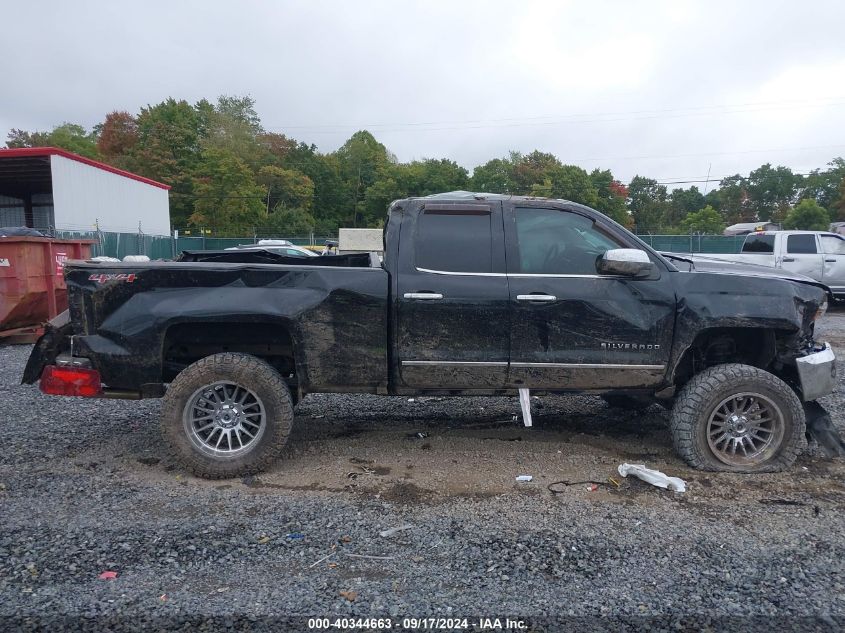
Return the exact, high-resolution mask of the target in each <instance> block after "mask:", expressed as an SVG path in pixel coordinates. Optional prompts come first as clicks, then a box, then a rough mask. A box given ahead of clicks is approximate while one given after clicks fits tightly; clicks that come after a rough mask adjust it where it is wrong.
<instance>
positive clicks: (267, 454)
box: [162, 353, 293, 479]
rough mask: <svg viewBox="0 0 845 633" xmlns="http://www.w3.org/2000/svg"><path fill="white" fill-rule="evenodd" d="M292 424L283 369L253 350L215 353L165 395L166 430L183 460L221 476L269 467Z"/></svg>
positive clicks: (207, 473)
mask: <svg viewBox="0 0 845 633" xmlns="http://www.w3.org/2000/svg"><path fill="white" fill-rule="evenodd" d="M292 425H293V404H292V400H291V395H290V391H289V390H288V387H287V385H286V384H285V382H284V380H282V377H281V376H280V375H279V373H278V372H277V371H276V370H275V369H273V368H272V367H271V366H270V365H268V364H267V363H266V362H264V361H263V360H261V359H260V358H256V357H254V356H250V355H248V354H235V353H225V354H215V355H214V356H208V357H206V358H203V359H201V360H199V361H197V362H195V363H194V364H192V365H190V366H188V367H187V368H186V369H184V370H183V371H182V372H181V373H180V374H179V375H178V376H176V378H175V380H174V381H173V382H172V383H171V385H170V387H169V388H168V390H167V393H166V394H165V396H164V402H163V407H162V431H163V433H164V436H165V438H166V439H167V441H168V443H169V444H170V446H171V448H172V449H173V452H174V453H175V454H176V457H177V458H178V459H179V461H180V462H181V463H182V464H183V465H184V466H185V468H187V469H188V470H190V471H191V472H192V473H194V474H196V475H199V476H200V477H207V478H211V479H219V478H224V477H236V476H239V475H246V474H252V473H256V472H258V471H261V470H263V469H265V468H267V467H268V466H269V465H270V464H271V463H272V462H273V461H274V460H275V459H277V458H278V456H279V455H280V454H281V452H282V449H283V448H284V446H285V443H286V442H287V438H288V435H289V434H290V430H291V426H292Z"/></svg>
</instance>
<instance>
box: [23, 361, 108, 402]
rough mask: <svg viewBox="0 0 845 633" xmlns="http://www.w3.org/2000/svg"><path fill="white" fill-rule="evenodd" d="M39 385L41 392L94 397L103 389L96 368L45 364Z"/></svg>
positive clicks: (54, 394)
mask: <svg viewBox="0 0 845 633" xmlns="http://www.w3.org/2000/svg"><path fill="white" fill-rule="evenodd" d="M39 387H40V389H41V391H42V392H43V393H46V394H49V395H51V396H82V397H83V398H94V397H96V396H99V395H100V394H101V393H102V391H103V385H102V383H100V372H98V371H97V370H96V369H87V368H85V367H57V366H56V365H47V366H46V367H45V368H44V371H43V372H41V383H40V385H39Z"/></svg>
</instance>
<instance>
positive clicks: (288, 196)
mask: <svg viewBox="0 0 845 633" xmlns="http://www.w3.org/2000/svg"><path fill="white" fill-rule="evenodd" d="M256 180H257V182H258V184H259V185H261V186H262V187H264V188H265V190H266V191H267V195H268V206H269V207H270V208H273V209H275V208H276V207H277V206H279V207H281V208H291V209H304V210H306V211H307V210H309V209H310V208H311V205H312V204H313V202H314V182H313V181H312V180H311V179H310V178H309V177H308V176H306V175H305V174H303V173H302V172H301V171H297V170H295V169H285V168H284V167H276V166H274V165H265V166H264V167H262V168H261V169H260V170H259V171H258V178H257V179H256Z"/></svg>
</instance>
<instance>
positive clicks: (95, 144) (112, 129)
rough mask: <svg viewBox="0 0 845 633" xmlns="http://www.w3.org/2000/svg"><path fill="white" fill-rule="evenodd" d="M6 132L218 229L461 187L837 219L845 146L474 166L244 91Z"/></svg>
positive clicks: (622, 217) (317, 216)
mask: <svg viewBox="0 0 845 633" xmlns="http://www.w3.org/2000/svg"><path fill="white" fill-rule="evenodd" d="M6 145H7V146H8V147H10V148H14V147H36V146H56V147H61V148H64V149H67V150H69V151H72V152H76V153H78V154H81V155H83V156H86V157H89V158H93V159H97V160H101V161H103V162H106V163H108V164H111V165H113V166H115V167H119V168H121V169H125V170H127V171H131V172H134V173H137V174H139V175H142V176H146V177H148V178H152V179H154V180H157V181H160V182H163V183H166V184H168V185H170V186H171V191H170V214H171V224H172V226H173V227H174V228H180V229H183V230H184V229H186V228H194V229H200V228H203V229H206V230H207V231H210V232H211V233H212V234H214V235H220V236H239V237H241V236H246V235H252V234H253V233H255V234H260V235H281V236H284V235H288V236H294V235H306V234H308V233H311V232H315V233H317V234H319V235H329V234H336V232H337V229H338V228H339V227H378V226H381V225H382V223H383V222H384V219H385V210H386V208H387V205H388V204H389V203H390V202H391V201H392V200H396V199H398V198H404V197H408V196H425V195H429V194H432V193H440V192H443V191H453V190H461V189H465V190H471V191H483V192H489V193H511V194H517V195H532V196H544V197H552V198H563V199H566V200H571V201H573V202H579V203H581V204H585V205H588V206H590V207H593V208H595V209H598V210H599V211H601V212H603V213H605V214H606V215H608V216H610V217H611V218H613V219H614V220H616V221H617V222H619V223H621V224H623V225H625V226H627V227H629V228H631V229H634V230H636V231H637V232H639V233H653V234H659V233H689V232H703V233H721V231H722V230H723V229H724V228H725V226H727V225H730V224H735V223H737V222H757V221H761V222H769V221H771V222H777V223H781V224H783V226H784V228H800V229H812V230H825V229H827V228H828V225H829V223H830V222H833V221H842V220H845V160H843V159H842V158H835V159H833V160H832V161H831V162H830V163H828V165H827V166H826V167H825V168H819V169H814V170H812V171H811V172H810V173H808V174H800V173H795V172H793V171H792V170H791V169H789V168H788V167H782V166H778V167H773V166H772V165H771V164H768V163H767V164H764V165H761V166H760V167H759V168H757V169H755V170H753V171H751V172H750V173H749V174H748V175H747V176H743V175H740V174H736V175H733V176H730V177H727V178H722V179H721V180H720V181H719V182H718V186H717V187H714V188H713V189H712V190H710V191H707V192H706V193H705V192H702V191H701V190H700V189H699V188H698V187H697V186H694V185H693V186H690V187H689V188H682V187H679V188H673V189H671V190H670V189H669V188H668V187H667V185H665V184H661V183H659V182H658V181H657V180H655V179H653V178H648V177H645V176H639V175H637V176H635V177H634V178H633V179H632V180H631V181H630V182H629V183H627V184H624V183H622V182H620V181H619V180H618V179H616V178H615V177H614V176H613V174H612V173H611V171H610V170H608V169H604V170H603V169H594V170H592V171H590V172H587V171H586V170H584V169H582V168H581V167H578V166H576V165H566V164H563V163H562V162H561V161H560V160H559V159H558V158H557V157H556V156H554V155H553V154H550V153H545V152H541V151H538V150H535V151H533V152H531V153H529V154H522V153H518V152H510V153H509V154H508V155H507V156H505V157H502V158H494V159H492V160H489V161H487V162H486V163H484V164H483V165H479V166H477V167H475V169H473V171H472V174H470V173H469V172H468V170H467V169H465V168H464V167H462V166H460V165H458V164H457V163H456V162H454V161H452V160H448V159H445V158H441V159H437V158H430V159H424V160H415V161H411V162H407V163H401V162H399V161H398V160H397V159H396V156H395V155H393V154H392V153H391V152H390V151H389V150H388V149H387V148H386V147H385V146H384V145H383V144H382V143H380V142H379V141H378V140H376V138H375V137H374V136H373V135H372V134H371V133H370V132H368V131H366V130H361V131H358V132H355V133H354V134H353V135H352V136H351V137H350V138H349V139H348V140H347V141H346V142H345V143H344V144H343V145H342V146H341V147H340V148H339V149H338V150H336V151H334V152H329V153H321V152H319V151H318V150H317V148H316V146H315V145H313V144H311V145H309V144H307V143H304V142H301V141H297V140H295V139H293V138H291V137H289V136H286V135H285V134H280V133H276V132H270V131H267V130H265V129H264V128H263V127H262V125H261V120H260V118H259V116H258V114H257V113H256V110H255V101H254V100H253V99H252V98H251V97H248V96H247V97H238V96H221V97H219V98H218V99H217V101H216V103H212V102H211V101H209V100H206V99H203V100H201V101H199V102H197V103H195V104H193V105H192V104H190V103H188V102H187V101H184V100H176V99H173V98H169V99H167V100H165V101H162V102H161V103H158V104H156V105H149V106H147V107H144V108H141V110H140V111H139V112H138V113H137V114H132V113H129V112H111V113H109V114H107V115H106V116H105V119H104V120H103V122H102V123H100V124H98V125H96V126H94V128H93V129H92V130H90V131H88V130H86V129H85V128H84V127H83V126H80V125H77V124H72V123H64V124H62V125H58V126H57V127H55V128H54V129H53V130H51V131H49V132H39V131H36V132H29V131H25V130H19V129H13V130H11V131H10V132H9V135H8V141H7V143H6ZM714 184H715V183H714Z"/></svg>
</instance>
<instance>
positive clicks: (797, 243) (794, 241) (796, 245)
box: [786, 233, 817, 254]
mask: <svg viewBox="0 0 845 633" xmlns="http://www.w3.org/2000/svg"><path fill="white" fill-rule="evenodd" d="M786 252H787V253H794V254H801V253H804V254H806V253H816V252H817V251H816V236H815V235H813V234H812V233H799V234H798V235H790V236H789V237H787V238H786Z"/></svg>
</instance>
